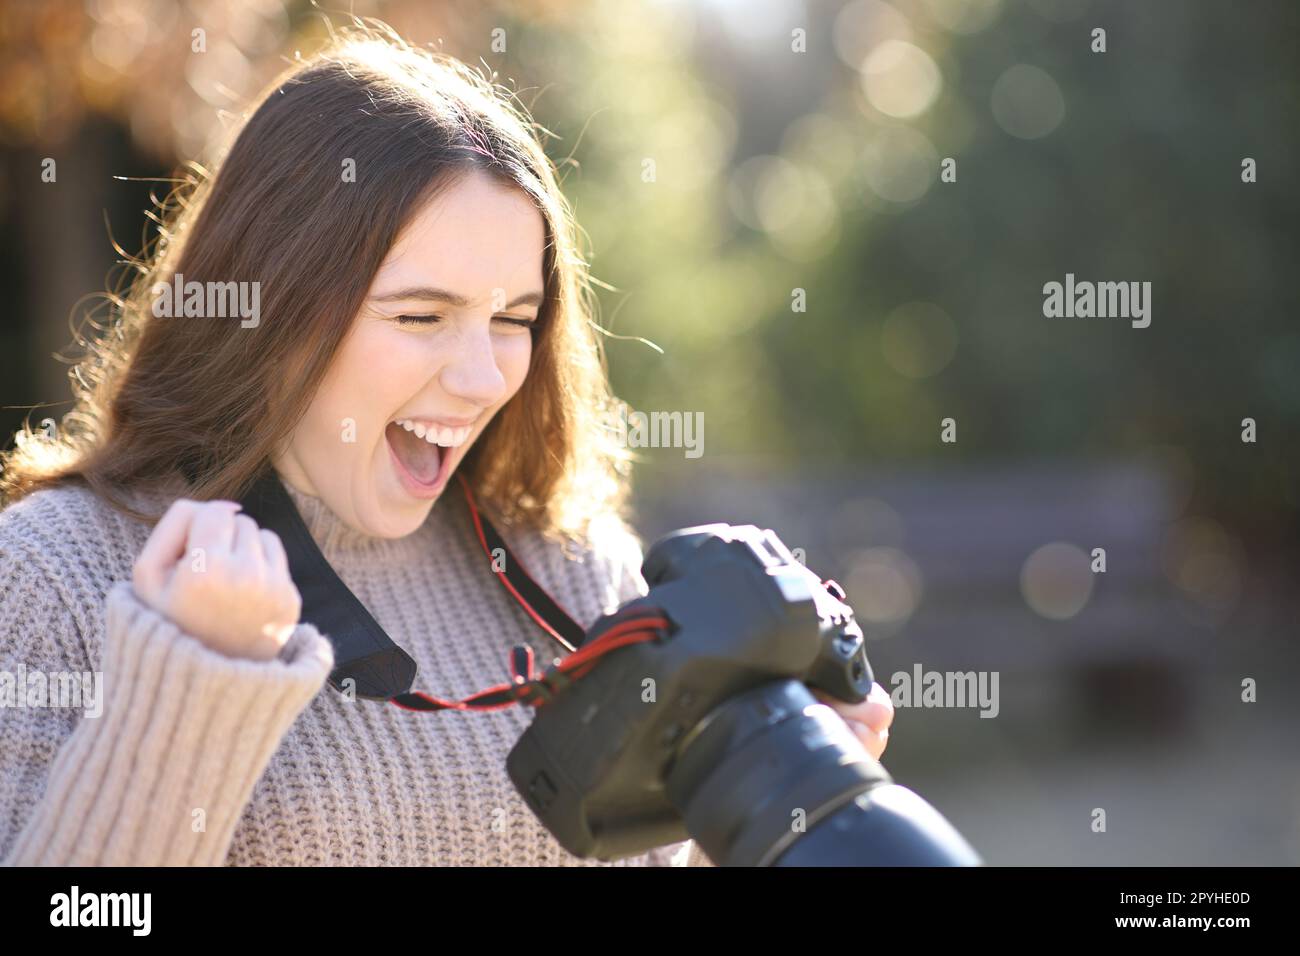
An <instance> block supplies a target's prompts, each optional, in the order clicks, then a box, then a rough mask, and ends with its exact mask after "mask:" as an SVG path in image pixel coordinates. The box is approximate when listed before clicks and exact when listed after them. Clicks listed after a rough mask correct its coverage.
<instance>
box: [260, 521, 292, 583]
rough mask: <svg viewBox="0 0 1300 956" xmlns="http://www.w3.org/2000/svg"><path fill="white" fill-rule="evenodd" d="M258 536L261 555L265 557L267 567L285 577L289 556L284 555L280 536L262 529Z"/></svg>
mask: <svg viewBox="0 0 1300 956" xmlns="http://www.w3.org/2000/svg"><path fill="white" fill-rule="evenodd" d="M259 534H260V536H261V538H262V553H263V554H264V555H266V563H267V565H268V566H270V567H272V568H275V569H276V570H277V571H279V572H280V573H282V574H285V575H287V574H288V573H289V556H288V555H287V554H285V553H284V543H283V542H282V541H281V540H280V536H279V535H278V534H276V533H275V532H274V531H269V530H267V529H266V528H263V529H262V530H261V531H260V532H259Z"/></svg>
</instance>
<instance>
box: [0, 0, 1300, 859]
mask: <svg viewBox="0 0 1300 956" xmlns="http://www.w3.org/2000/svg"><path fill="white" fill-rule="evenodd" d="M0 7H3V15H0V47H2V48H3V57H2V58H0V145H2V146H3V149H2V150H0V164H3V172H4V174H3V179H2V180H0V220H2V221H3V229H0V244H2V246H3V249H2V254H0V286H2V287H3V288H4V290H5V293H6V295H5V299H6V301H7V302H8V303H9V305H8V307H7V308H6V309H5V311H4V316H3V319H2V320H0V321H2V322H3V324H2V325H0V406H2V408H0V426H2V427H3V432H4V434H5V435H8V434H11V433H12V430H13V429H14V428H15V427H16V426H17V425H18V423H19V422H20V421H21V420H22V419H23V417H24V416H26V415H28V414H30V415H31V417H32V419H33V420H34V421H39V420H40V419H41V418H43V417H46V416H51V415H52V416H54V417H57V415H58V414H60V413H61V412H62V411H63V410H64V409H66V404H65V405H61V404H60V403H61V402H64V401H65V399H66V398H67V396H68V390H67V383H66V371H67V366H66V365H62V364H60V363H58V362H56V361H54V360H53V359H52V358H51V356H52V354H53V353H54V352H56V351H59V350H61V349H63V348H64V347H65V346H66V345H67V344H68V342H69V340H70V331H69V324H68V323H69V319H70V317H72V316H74V314H75V313H74V306H75V305H76V303H77V301H78V300H79V299H80V298H81V297H82V296H84V295H86V294H88V293H93V292H95V291H97V290H100V289H103V288H104V287H105V283H106V276H109V275H110V272H111V270H112V268H113V263H114V260H115V258H116V257H115V256H114V254H113V252H112V249H111V246H110V242H109V235H110V232H111V235H112V236H113V237H114V238H115V239H116V240H117V241H118V242H119V243H121V244H122V245H123V246H124V247H126V248H127V249H128V250H130V251H132V252H135V251H138V249H139V248H140V246H141V243H142V241H143V239H144V238H146V237H147V235H148V232H147V228H148V225H149V224H148V221H147V220H146V218H145V216H144V211H145V210H146V209H147V208H148V207H149V205H150V192H151V191H152V192H153V193H154V194H155V195H158V196H161V195H164V194H165V193H166V185H165V184H159V183H152V184H151V183H141V182H135V181H124V180H120V179H115V178H114V177H167V176H169V175H172V174H173V171H174V170H175V169H176V167H177V164H178V163H179V162H180V161H183V160H185V159H191V158H196V159H200V160H201V159H202V158H203V157H204V156H205V155H206V151H207V150H208V149H209V148H210V145H211V144H212V142H213V141H214V139H215V137H216V136H217V135H218V134H219V133H220V131H221V130H222V128H223V123H226V122H229V119H230V115H229V114H230V112H232V111H237V110H238V109H240V108H241V106H242V104H243V102H244V100H245V98H246V97H248V96H250V95H252V94H254V93H255V92H256V91H257V90H258V89H259V88H260V87H261V85H262V84H263V83H265V82H266V81H267V80H268V79H269V78H270V77H272V76H273V75H274V74H275V73H277V72H278V71H279V70H280V69H281V68H282V67H283V65H284V64H285V62H286V59H287V58H291V57H292V56H293V54H294V51H296V50H301V51H303V52H304V53H305V52H307V51H309V50H311V49H312V48H313V46H314V44H315V43H316V42H317V41H318V39H319V38H320V37H321V36H323V35H324V33H325V30H326V27H325V25H324V23H323V21H322V17H321V15H320V12H319V10H318V9H317V8H315V7H313V6H312V5H311V4H309V3H305V2H283V0H229V2H222V3H203V2H189V3H177V2H171V0H86V2H62V0H52V2H40V3H37V2H32V3H25V2H18V0H7V2H5V3H3V4H0ZM342 7H343V5H340V8H342ZM325 9H326V10H327V11H330V12H331V13H332V15H333V16H334V17H335V18H336V21H337V20H339V19H341V18H342V13H341V9H335V8H331V7H329V6H326V7H325ZM351 9H353V10H355V12H356V13H357V14H359V15H366V16H372V15H373V16H378V17H380V18H382V19H383V20H384V21H386V22H388V23H390V24H391V25H393V26H394V27H395V28H396V29H397V30H398V31H399V32H400V33H402V34H403V35H404V36H406V37H407V38H409V39H410V40H412V41H414V42H417V43H432V44H434V45H435V46H439V47H440V48H441V49H443V50H445V51H446V52H449V53H452V54H454V55H456V56H459V57H460V58H461V59H464V60H466V61H467V62H469V63H471V64H481V65H483V66H484V67H485V68H487V69H490V70H492V71H496V72H497V73H498V74H499V76H498V78H499V79H500V80H501V81H503V82H506V83H507V84H508V85H510V86H511V87H512V88H514V89H516V90H517V91H518V92H519V96H520V98H521V100H522V101H523V102H524V103H525V104H526V105H528V106H530V107H531V109H532V110H533V113H534V115H535V117H536V119H537V120H538V122H539V123H540V124H541V125H542V126H544V127H545V128H546V129H548V130H550V131H551V132H552V133H553V134H554V138H553V139H550V140H549V142H548V147H547V148H548V151H549V153H550V154H551V155H552V156H553V157H554V158H555V159H556V161H557V162H559V163H561V164H562V175H563V177H564V186H565V191H566V194H567V195H568V196H569V197H570V199H571V200H572V201H573V203H574V205H575V207H576V210H577V214H578V218H579V220H580V222H581V224H582V226H583V227H584V229H585V231H586V233H587V235H588V236H589V238H590V243H591V250H592V255H593V270H594V273H595V275H596V276H597V277H598V278H599V279H600V280H602V282H604V283H606V284H607V285H608V286H609V288H605V289H602V291H601V307H602V320H603V322H604V324H605V325H606V327H607V328H608V329H610V331H611V332H612V333H614V335H615V336H619V337H621V338H611V339H609V340H608V341H607V346H608V354H609V358H610V363H611V369H612V374H613V378H614V384H615V388H616V390H617V391H618V393H619V394H620V395H621V396H622V397H623V398H625V399H626V400H627V401H628V402H629V403H630V404H631V406H632V407H633V408H635V409H639V410H646V411H653V410H669V411H681V412H684V413H689V414H694V413H701V414H702V415H703V421H704V424H705V428H704V454H703V455H702V456H701V457H699V458H691V457H688V456H686V455H684V454H683V452H682V450H681V449H680V448H679V449H670V448H648V449H643V450H642V458H643V463H642V465H641V467H640V468H639V470H638V472H637V490H638V505H639V513H638V526H639V528H640V529H641V531H642V532H643V534H644V535H645V536H646V537H647V541H649V540H651V539H653V537H654V536H656V535H657V534H659V533H662V532H663V531H666V530H669V529H670V528H673V527H678V526H681V525H685V524H691V523H699V522H704V521H718V520H725V521H733V522H753V523H758V524H762V525H765V526H770V527H773V528H774V529H776V530H777V531H778V533H779V534H781V535H782V537H783V538H784V539H785V540H786V541H787V543H788V544H790V545H791V546H792V547H798V548H800V549H801V551H802V552H803V553H805V554H806V556H807V560H808V562H809V564H810V565H812V566H813V567H814V568H816V569H817V570H819V571H821V572H822V573H823V574H825V575H828V576H835V577H837V578H839V579H840V580H841V581H842V582H844V583H845V584H846V587H848V591H849V597H850V601H851V602H852V603H853V604H854V606H855V608H857V610H858V612H859V616H860V617H862V619H863V620H864V623H866V624H867V625H868V629H869V631H870V634H871V636H872V638H873V641H874V647H873V652H872V659H873V662H874V663H875V664H876V669H877V679H878V680H880V681H881V682H882V683H886V684H887V686H888V681H887V678H888V676H889V675H890V674H892V673H893V672H894V671H895V670H897V669H902V670H910V668H911V667H912V665H913V663H915V662H923V663H924V665H925V666H926V667H927V668H938V669H943V668H949V669H988V670H998V671H999V672H1000V673H1001V674H1002V680H1003V682H1002V694H1003V697H1004V701H1003V704H1002V709H1001V714H1000V716H999V718H998V719H997V720H981V719H978V718H977V715H976V714H974V713H971V712H951V711H947V712H933V711H915V712H910V711H900V713H899V717H898V720H897V723H896V734H895V738H896V742H895V743H894V744H892V745H891V749H890V751H889V752H888V753H887V755H886V764H887V765H888V766H889V767H890V768H891V769H892V770H894V772H895V773H896V774H897V775H898V776H899V777H900V778H901V779H902V780H903V781H904V782H908V783H912V784H913V785H915V786H916V787H917V788H918V789H920V790H921V791H922V792H923V793H925V794H927V795H928V796H930V797H931V799H933V800H934V802H935V803H936V804H937V805H938V806H939V807H940V809H941V810H943V811H944V812H945V813H947V814H948V815H949V816H950V817H951V818H952V819H953V820H954V822H956V823H958V825H959V826H961V827H963V829H965V830H966V831H967V833H968V835H969V836H970V837H971V839H972V841H973V842H974V843H975V844H976V845H977V847H979V848H980V849H981V851H982V852H984V853H985V854H986V856H987V857H988V858H989V859H990V861H991V862H1009V863H1015V862H1035V863H1053V862H1061V863H1068V862H1117V863H1132V862H1141V863H1165V862H1172V863H1188V862H1199V863H1211V862H1241V863H1254V862H1272V863H1283V862H1289V863H1295V862H1300V825H1298V823H1297V821H1298V820H1300V762H1298V760H1300V758H1297V754H1296V748H1295V747H1294V733H1295V731H1296V730H1297V729H1300V720H1298V719H1297V712H1296V709H1295V707H1296V705H1295V704H1294V703H1292V702H1291V701H1290V700H1289V699H1288V698H1289V697H1290V696H1291V688H1292V687H1293V686H1294V683H1293V682H1292V678H1293V677H1294V676H1295V667H1296V662H1297V657H1298V656H1300V655H1297V653H1296V649H1295V641H1296V635H1297V626H1296V624H1297V614H1296V611H1297V605H1296V602H1295V597H1294V595H1293V593H1292V592H1293V591H1294V585H1295V571H1296V567H1297V561H1296V553H1295V543H1296V541H1297V539H1298V537H1300V536H1297V531H1298V530H1300V503H1298V496H1297V487H1296V469H1295V463H1296V456H1295V454H1294V453H1293V451H1292V449H1293V445H1294V443H1295V441H1296V440H1297V439H1298V438H1300V431H1298V429H1297V426H1298V425H1300V330H1298V329H1297V328H1296V325H1295V321H1294V319H1295V316H1296V313H1297V292H1296V285H1295V281H1296V279H1295V273H1296V270H1295V264H1296V261H1297V252H1298V251H1300V246H1298V242H1297V226H1296V223H1297V195H1298V193H1297V189H1296V182H1295V176H1296V169H1295V157H1296V155H1297V146H1298V145H1300V144H1298V143H1297V132H1298V131H1300V123H1297V113H1298V110H1297V105H1298V103H1297V98H1298V96H1300V73H1298V71H1297V59H1298V54H1297V46H1296V43H1295V37H1296V35H1297V26H1298V25H1300V24H1298V23H1297V21H1298V20H1300V14H1298V13H1297V7H1296V5H1295V4H1294V3H1293V2H1289V0H1276V2H1254V3H1250V4H1226V3H1216V2H1197V3H1192V2H1175V0H1152V2H1143V3H1132V2H1120V0H1112V2H1103V0H893V2H890V3H886V2H883V0H853V2H848V3H845V2H814V0H809V2H804V3H799V2H786V0H745V2H742V0H695V2H689V3H688V2H683V0H672V2H669V0H663V2H654V0H639V2H618V3H615V2H561V0H552V2H530V3H480V2H464V3H438V2H428V0H419V2H400V0H394V2H370V3H365V2H358V3H355V4H353V5H352V6H351ZM198 27H201V28H203V29H204V30H205V31H206V39H207V51H206V52H205V53H203V54H194V53H191V31H192V30H194V29H195V28H198ZM1096 28H1102V29H1104V30H1105V31H1106V51H1105V52H1104V53H1102V52H1094V51H1093V49H1092V47H1093V45H1094V39H1093V30H1094V29H1096ZM799 31H802V33H800V32H799ZM45 157H54V158H56V159H57V162H58V173H59V175H58V182H57V184H46V183H42V182H41V180H40V171H41V161H42V159H43V158H45ZM1247 157H1249V158H1251V159H1253V160H1254V161H1255V163H1256V164H1257V170H1258V172H1257V181H1255V182H1252V183H1244V182H1243V181H1242V161H1243V159H1245V158H1247ZM945 158H953V159H955V160H956V172H957V175H956V181H955V182H944V181H941V180H940V168H941V167H940V164H941V161H942V160H943V159H945ZM1066 273H1073V274H1074V275H1075V276H1076V277H1077V278H1078V279H1080V280H1091V281H1139V282H1150V283H1151V286H1152V290H1153V291H1152V321H1151V325H1150V327H1149V328H1145V329H1138V328H1132V327H1131V326H1130V324H1129V322H1128V321H1127V320H1121V319H1049V318H1045V317H1044V316H1043V312H1042V306H1043V293H1042V287H1043V285H1044V283H1046V282H1051V281H1058V282H1060V281H1063V280H1064V277H1065V275H1066ZM109 281H111V279H110V280H109ZM800 304H802V306H801V307H800ZM638 338H644V339H649V340H651V341H653V342H654V343H655V344H656V345H657V346H658V349H660V350H662V351H658V350H656V349H653V348H650V347H648V346H646V345H645V344H643V343H641V342H639V341H637V339H638ZM949 417H951V418H953V419H955V420H956V422H957V439H958V440H957V441H956V442H955V443H944V442H941V441H940V421H941V420H942V419H944V418H949ZM1247 417H1249V418H1253V419H1254V420H1255V422H1256V423H1257V430H1258V439H1257V441H1256V442H1254V443H1244V442H1243V441H1242V440H1241V431H1242V425H1241V422H1242V419H1243V418H1247ZM1096 547H1104V548H1106V549H1107V552H1108V564H1109V566H1108V568H1107V571H1106V573H1105V575H1100V574H1094V573H1093V572H1092V571H1091V570H1090V569H1089V566H1088V559H1087V555H1089V554H1090V553H1091V551H1092V549H1094V548H1096ZM1283 675H1286V679H1285V680H1283ZM1265 676H1267V677H1268V678H1269V680H1268V681H1267V686H1268V687H1269V692H1268V693H1261V697H1260V700H1259V702H1258V703H1256V704H1251V705H1247V704H1242V703H1241V702H1240V699H1239V697H1240V685H1241V681H1242V679H1243V678H1247V677H1254V678H1263V677H1265ZM1209 755H1213V760H1211V756H1209ZM1211 762H1212V763H1213V765H1214V767H1215V773H1214V774H1213V775H1211V776H1213V777H1214V778H1215V779H1214V781H1213V782H1211V783H1207V782H1206V776H1207V774H1206V772H1205V771H1206V767H1207V764H1208V763H1211ZM1153 768H1154V769H1153ZM1243 778H1249V780H1250V781H1251V785H1250V787H1249V788H1247V789H1248V793H1246V794H1243V793H1242V792H1241V783H1242V781H1243ZM1090 788H1091V789H1090ZM1216 788H1217V789H1216ZM1099 805H1101V806H1113V807H1115V808H1116V811H1117V812H1113V813H1112V815H1111V816H1112V820H1115V821H1116V822H1115V823H1114V825H1113V829H1112V832H1111V833H1110V834H1105V835H1098V834H1093V833H1091V832H1090V831H1089V829H1088V826H1087V823H1088V819H1087V812H1088V811H1089V810H1090V809H1091V808H1092V807H1095V806H1099ZM1171 808H1172V809H1171Z"/></svg>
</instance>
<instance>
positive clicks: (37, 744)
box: [0, 523, 333, 866]
mask: <svg viewBox="0 0 1300 956" xmlns="http://www.w3.org/2000/svg"><path fill="white" fill-rule="evenodd" d="M64 558H67V559H68V560H67V563H66V568H65V570H64V572H63V573H59V571H58V570H57V569H58V568H59V567H60V566H61V565H54V564H53V562H51V561H50V560H49V556H48V555H47V554H43V553H40V552H39V551H38V550H37V549H35V548H31V547H28V546H25V544H24V542H23V540H22V536H21V535H19V534H16V533H15V529H14V526H13V524H12V523H9V524H8V526H7V527H6V528H5V529H4V533H2V534H0V703H2V704H3V706H0V860H2V861H3V862H4V863H5V864H6V865H19V866H27V865H91V866H95V865H98V866H105V865H114V866H119V865H127V866H132V865H135V866H139V865H148V866H184V865H217V864H221V863H222V862H223V861H224V859H225V857H226V854H227V851H228V849H229V846H230V844H231V841H232V838H233V835H234V831H235V826H236V824H237V823H238V821H239V818H240V815H241V812H242V810H243V808H244V806H245V805H246V804H247V802H248V800H249V798H250V795H251V793H252V789H253V785H254V783H255V782H256V780H257V778H258V777H259V776H260V775H261V773H262V771H263V769H264V768H265V766H266V764H267V762H268V761H269V760H270V757H271V755H272V754H273V753H274V752H275V750H276V748H277V747H278V745H279V743H280V740H281V738H282V737H283V736H284V734H285V733H286V731H287V730H288V729H289V727H290V725H291V724H292V723H293V721H294V720H295V718H296V717H297V716H298V714H299V713H300V712H301V711H302V710H303V708H304V707H305V706H306V705H307V704H308V703H309V702H310V701H311V699H312V697H313V696H314V695H315V694H316V693H317V691H318V690H319V689H320V687H321V686H322V684H323V683H324V681H325V679H326V677H327V676H328V674H329V672H330V669H331V667H332V665H333V652H332V649H331V647H330V644H329V642H328V641H327V640H326V639H325V638H324V637H322V636H321V635H320V633H319V632H317V631H316V630H315V628H313V627H312V626H311V625H307V624H302V625H299V626H298V628H297V629H296V630H295V631H294V633H293V634H292V636H291V637H290V639H289V641H288V643H287V644H286V646H285V647H284V649H283V650H282V652H281V654H280V656H279V657H278V658H276V659H273V660H270V661H264V662H259V661H251V660H242V659H234V658H230V657H226V656H224V655H222V654H220V653H219V652H216V651H213V650H211V649H210V648H208V647H206V646H205V645H203V644H202V643H200V642H199V641H198V640H197V639H195V638H194V637H192V636H190V635H188V634H186V633H184V632H182V631H181V630H180V629H178V628H177V627H176V626H175V625H174V624H172V623H171V621H170V620H168V619H167V618H165V617H163V616H161V615H159V614H157V613H155V612H154V611H153V610H151V609H150V608H149V607H147V606H146V605H144V604H143V603H141V602H140V601H139V600H138V599H137V598H136V596H135V593H134V591H133V589H132V587H131V585H130V583H129V582H125V581H118V582H116V583H114V584H112V585H111V587H110V589H109V592H108V594H107V597H106V598H105V599H104V600H103V601H102V603H101V606H100V607H98V608H89V609H88V608H78V609H77V610H78V611H79V612H80V613H74V610H73V606H75V605H76V604H77V603H78V602H79V601H95V600H96V598H94V597H93V596H92V595H93V593H94V591H95V589H94V588H93V587H91V586H90V585H91V582H89V581H87V580H85V579H84V578H81V577H80V576H79V573H78V571H77V570H76V568H77V566H78V562H77V560H76V559H74V558H72V557H70V556H64ZM97 617H98V618H99V621H102V623H103V627H102V629H101V628H99V627H94V628H93V629H92V628H90V627H87V626H86V625H85V622H86V621H94V620H95V618H97ZM79 621H80V622H81V623H80V624H79ZM101 642H102V643H101ZM100 661H102V665H101V666H102V671H101V672H99V673H98V674H96V673H94V666H93V665H94V663H96V662H100ZM5 674H9V675H15V677H16V676H17V675H19V674H22V675H24V676H25V680H23V681H22V685H21V686H18V684H17V681H16V680H14V681H11V682H10V687H9V689H8V691H6V688H5V687H4V679H5V678H4V676H3V675H5ZM56 674H57V675H77V676H78V677H79V676H81V675H83V674H89V675H91V676H90V678H89V680H87V682H86V683H87V685H88V686H89V687H91V688H94V683H95V681H96V679H99V680H100V681H102V683H101V684H100V688H102V689H101V690H99V691H97V692H95V693H93V694H91V695H90V697H92V698H93V699H91V700H87V699H83V700H81V701H80V702H79V704H80V706H79V707H78V709H72V708H71V707H69V706H67V705H66V700H63V701H59V703H60V706H50V703H52V702H55V696H56V695H55V693H54V691H55V689H56V683H57V682H58V678H55V679H54V680H49V681H47V678H48V677H49V675H56ZM36 675H44V676H41V677H40V678H39V679H38V678H37V676H36ZM34 683H36V684H40V685H41V686H42V687H44V686H48V688H49V690H50V691H51V693H50V695H49V697H48V698H47V697H46V695H45V694H44V693H43V692H42V693H40V694H39V695H37V692H36V689H35V688H34V687H33V684H34ZM19 698H22V700H23V702H24V703H25V704H26V706H23V705H22V704H19Z"/></svg>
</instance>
